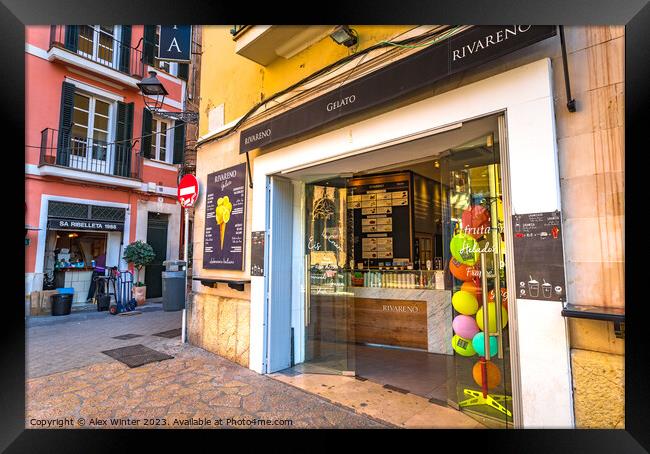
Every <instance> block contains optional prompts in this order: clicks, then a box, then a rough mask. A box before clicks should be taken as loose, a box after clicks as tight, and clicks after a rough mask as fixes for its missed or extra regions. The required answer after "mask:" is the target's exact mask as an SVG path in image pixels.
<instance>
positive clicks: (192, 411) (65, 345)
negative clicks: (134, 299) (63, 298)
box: [26, 311, 388, 428]
mask: <svg viewBox="0 0 650 454" xmlns="http://www.w3.org/2000/svg"><path fill="white" fill-rule="evenodd" d="M179 326H180V312H170V313H166V312H162V311H157V312H151V313H143V314H141V315H137V316H130V317H120V318H117V317H112V318H109V319H106V318H103V317H102V318H97V319H92V320H83V321H79V322H67V323H56V324H52V325H47V326H34V327H30V328H28V332H27V346H28V348H27V352H28V353H27V356H28V358H27V359H28V361H27V364H28V379H27V382H26V407H27V408H26V427H27V428H38V427H50V428H58V427H61V428H77V427H85V428H97V427H103V428H156V427H157V428H164V427H166V428H209V427H219V426H221V427H256V428H262V427H274V428H278V427H293V428H380V427H386V426H388V424H387V423H382V422H379V421H378V420H375V419H373V418H369V417H366V416H364V415H359V414H357V413H355V412H354V411H352V410H350V409H347V408H344V407H342V406H339V405H336V404H334V403H331V402H328V401H327V400H325V399H323V398H321V397H318V396H315V395H313V394H309V393H306V392H304V391H302V390H300V389H297V388H294V387H293V386H290V385H287V384H284V383H281V382H279V381H277V380H273V379H271V378H269V377H266V376H263V375H259V374H257V373H255V372H253V371H251V370H249V369H247V368H243V367H241V366H239V365H237V364H235V363H232V362H230V361H228V360H225V359H223V358H220V357H218V356H216V355H213V354H212V353H209V352H206V351H204V350H202V349H200V348H197V347H193V346H190V345H181V344H180V339H179V338H178V337H175V338H172V339H165V338H161V337H155V336H151V334H153V333H157V332H161V331H165V330H170V329H174V328H178V327H179ZM121 334H140V335H141V337H137V338H133V339H129V340H117V339H112V337H115V336H118V335H121ZM134 344H144V345H146V346H148V347H150V348H154V349H156V350H158V351H161V352H164V353H167V354H169V355H172V356H174V358H173V359H169V360H165V361H161V362H156V363H150V364H146V365H144V366H141V367H136V368H133V369H131V368H129V367H128V366H126V365H124V364H122V363H121V362H118V361H116V360H113V359H112V358H110V357H108V356H106V355H104V354H103V353H101V351H102V350H108V349H112V348H116V347H123V346H127V345H134ZM54 419H58V420H59V421H57V422H51V423H49V424H50V425H49V426H48V422H47V421H53V420H54ZM111 419H113V421H111ZM117 420H120V421H117ZM260 420H264V421H267V420H268V421H270V423H267V424H265V425H259V424H257V423H255V421H260ZM207 421H209V423H208V422H207Z"/></svg>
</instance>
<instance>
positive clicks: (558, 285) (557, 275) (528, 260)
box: [512, 211, 566, 301]
mask: <svg viewBox="0 0 650 454" xmlns="http://www.w3.org/2000/svg"><path fill="white" fill-rule="evenodd" d="M512 226H513V230H514V232H513V247H514V257H515V280H516V286H517V290H516V295H517V298H521V299H529V300H545V301H566V283H565V280H564V253H563V246H562V223H561V217H560V212H559V211H551V212H548V213H528V214H516V215H514V216H513V217H512Z"/></svg>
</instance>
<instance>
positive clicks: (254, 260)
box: [251, 230, 266, 276]
mask: <svg viewBox="0 0 650 454" xmlns="http://www.w3.org/2000/svg"><path fill="white" fill-rule="evenodd" d="M265 235H266V232H265V231H263V230H262V231H259V232H251V276H264V237H265Z"/></svg>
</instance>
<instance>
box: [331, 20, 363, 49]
mask: <svg viewBox="0 0 650 454" xmlns="http://www.w3.org/2000/svg"><path fill="white" fill-rule="evenodd" d="M330 38H332V39H333V40H334V42H335V43H336V44H341V45H343V46H345V47H352V46H354V45H355V44H356V43H357V42H358V39H357V36H356V33H355V32H354V31H353V30H352V29H351V28H350V27H348V26H347V25H339V26H337V27H336V29H334V31H333V32H332V33H330Z"/></svg>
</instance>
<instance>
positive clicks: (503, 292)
mask: <svg viewBox="0 0 650 454" xmlns="http://www.w3.org/2000/svg"><path fill="white" fill-rule="evenodd" d="M488 300H489V301H490V302H492V301H494V289H492V290H490V293H488ZM501 305H502V306H503V307H505V308H506V309H507V308H508V289H507V288H505V287H501Z"/></svg>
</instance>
